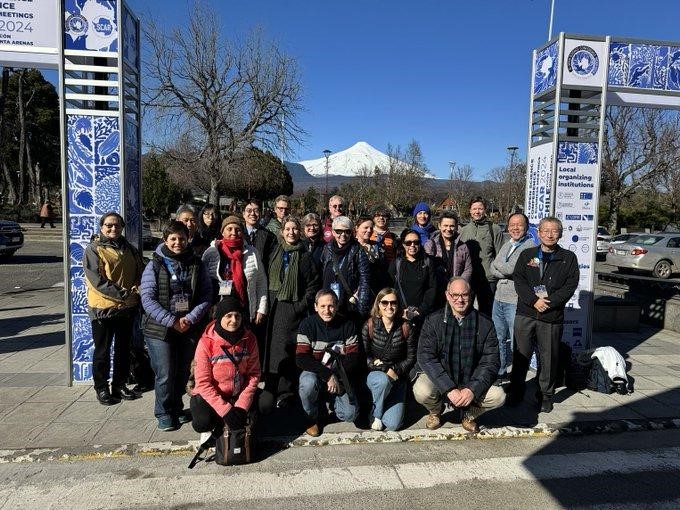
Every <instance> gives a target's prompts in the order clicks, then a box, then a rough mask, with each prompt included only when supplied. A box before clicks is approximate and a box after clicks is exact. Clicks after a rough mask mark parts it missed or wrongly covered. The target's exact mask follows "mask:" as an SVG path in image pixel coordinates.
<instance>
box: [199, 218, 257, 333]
mask: <svg viewBox="0 0 680 510" xmlns="http://www.w3.org/2000/svg"><path fill="white" fill-rule="evenodd" d="M221 234H222V239H220V240H219V241H215V244H214V246H211V247H210V248H208V249H207V250H206V251H205V253H204V254H203V262H204V263H205V265H206V268H207V270H208V274H209V275H210V278H211V280H212V284H213V292H212V302H213V303H215V302H217V301H219V300H221V299H223V298H224V297H225V296H235V297H236V298H237V299H238V300H239V302H240V303H241V307H242V308H243V309H244V310H245V311H246V313H247V315H246V316H245V318H244V320H245V321H246V322H252V323H254V324H256V325H259V324H261V323H262V321H263V320H264V317H265V315H266V313H267V272H266V269H265V267H264V266H263V264H262V261H261V260H260V256H259V254H258V253H257V250H256V249H255V247H253V246H250V245H248V244H245V243H244V242H243V227H242V226H241V220H239V219H238V218H237V217H236V216H228V217H227V218H225V219H224V221H223V222H222V229H221Z"/></svg>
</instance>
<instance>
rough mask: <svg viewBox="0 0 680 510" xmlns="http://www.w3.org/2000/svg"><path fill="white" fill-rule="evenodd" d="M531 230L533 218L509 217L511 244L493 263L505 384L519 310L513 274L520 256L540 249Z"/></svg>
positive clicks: (495, 314)
mask: <svg viewBox="0 0 680 510" xmlns="http://www.w3.org/2000/svg"><path fill="white" fill-rule="evenodd" d="M528 228H529V218H527V217H526V216H525V215H524V214H522V213H514V214H511V215H510V216H509V217H508V233H509V234H510V241H508V242H507V243H505V244H504V245H503V246H502V247H501V249H500V250H499V251H498V254H497V255H496V258H495V259H494V260H493V262H491V274H492V275H493V276H494V277H496V278H498V283H497V284H496V294H495V295H494V300H493V309H492V310H493V311H492V315H491V318H492V319H493V325H494V327H495V328H496V335H497V336H498V350H499V351H500V357H501V367H500V369H499V371H498V378H499V379H500V380H501V382H502V380H503V379H505V378H506V377H507V376H508V374H507V372H508V370H509V368H511V367H512V349H513V329H514V324H515V313H516V311H517V291H516V290H515V282H514V281H513V279H512V273H513V272H514V270H515V264H517V259H518V258H519V254H520V253H522V252H523V251H524V250H526V249H527V248H533V247H534V246H536V243H534V240H533V238H532V237H531V236H530V235H529V234H528V233H527V230H528Z"/></svg>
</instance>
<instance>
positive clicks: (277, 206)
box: [267, 195, 290, 236]
mask: <svg viewBox="0 0 680 510" xmlns="http://www.w3.org/2000/svg"><path fill="white" fill-rule="evenodd" d="M289 214H290V198H288V197H287V196H286V195H279V196H278V197H276V199H275V200H274V217H273V218H272V219H271V220H269V223H267V230H269V231H270V232H271V233H272V234H274V235H275V236H278V235H279V232H281V225H282V224H283V218H285V217H286V216H288V215H289Z"/></svg>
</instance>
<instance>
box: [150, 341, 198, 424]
mask: <svg viewBox="0 0 680 510" xmlns="http://www.w3.org/2000/svg"><path fill="white" fill-rule="evenodd" d="M144 340H145V342H146V345H147V347H148V349H149V358H150V359H151V368H153V371H154V374H156V386H155V393H156V403H155V405H154V415H155V416H156V418H162V417H164V416H176V415H178V414H179V413H181V412H182V409H183V406H184V404H183V403H182V395H184V393H185V392H186V385H187V381H188V380H189V369H190V366H191V360H192V359H193V358H194V350H195V349H196V344H195V343H194V341H193V340H191V339H190V338H187V337H186V336H184V335H181V334H178V333H175V332H173V331H168V335H167V339H166V340H159V339H158V338H150V337H145V338H144Z"/></svg>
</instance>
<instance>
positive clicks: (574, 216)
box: [565, 214, 581, 221]
mask: <svg viewBox="0 0 680 510" xmlns="http://www.w3.org/2000/svg"><path fill="white" fill-rule="evenodd" d="M565 219H566V220H567V221H569V220H571V221H581V215H580V214H567V215H566V217H565Z"/></svg>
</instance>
